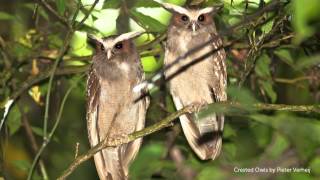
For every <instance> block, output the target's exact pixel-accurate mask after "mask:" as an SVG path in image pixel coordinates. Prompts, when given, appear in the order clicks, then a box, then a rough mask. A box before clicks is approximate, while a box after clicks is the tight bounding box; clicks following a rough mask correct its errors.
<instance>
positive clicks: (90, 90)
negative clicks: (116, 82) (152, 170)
mask: <svg viewBox="0 0 320 180" xmlns="http://www.w3.org/2000/svg"><path fill="white" fill-rule="evenodd" d="M99 98H100V84H99V78H98V77H97V75H96V73H95V71H94V70H90V72H89V75H88V81H87V128H88V137H89V142H90V145H91V146H95V145H97V144H98V143H99V142H100V141H101V140H100V137H99V127H97V125H98V123H97V122H98V114H99ZM94 161H95V165H96V169H97V172H98V174H99V177H100V178H101V179H107V177H108V174H105V173H107V171H105V168H106V167H105V161H104V157H103V153H102V152H98V153H96V154H95V155H94Z"/></svg>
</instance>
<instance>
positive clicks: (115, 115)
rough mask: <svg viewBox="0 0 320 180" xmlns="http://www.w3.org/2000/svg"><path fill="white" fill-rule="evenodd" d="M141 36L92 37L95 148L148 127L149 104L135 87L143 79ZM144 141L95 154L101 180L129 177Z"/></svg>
mask: <svg viewBox="0 0 320 180" xmlns="http://www.w3.org/2000/svg"><path fill="white" fill-rule="evenodd" d="M139 34H141V33H137V32H130V33H126V34H122V35H119V36H109V37H106V38H102V39H100V38H96V37H93V36H90V37H89V42H91V44H92V45H93V46H94V47H95V54H94V55H93V58H92V66H91V69H90V72H89V77H88V82H87V126H88V133H89V141H90V144H91V146H95V145H97V144H98V143H99V142H101V141H103V140H104V139H105V138H107V139H108V140H110V141H111V140H116V139H118V138H119V137H122V136H124V135H128V134H130V133H132V132H135V131H138V130H141V129H143V128H144V124H145V116H146V111H147V107H148V105H149V103H148V99H147V97H144V98H142V99H139V101H137V98H139V97H140V96H141V94H142V92H140V93H139V92H138V93H137V92H133V91H132V88H133V87H134V86H135V85H136V84H138V83H140V82H141V81H142V80H143V77H144V76H143V70H142V66H141V64H140V58H139V54H138V52H137V50H136V48H135V45H134V44H133V42H132V41H131V39H132V38H134V37H136V36H138V35H139ZM141 142H142V139H141V138H140V139H137V140H135V141H133V142H130V143H128V144H123V145H120V146H117V147H108V148H106V149H103V150H102V151H100V152H98V153H97V154H95V155H94V162H95V165H96V169H97V171H98V174H99V177H100V179H103V180H105V179H108V180H111V179H112V180H122V179H127V178H128V169H129V165H130V163H131V162H132V160H133V159H134V158H135V156H136V154H137V152H138V150H139V148H140V145H141Z"/></svg>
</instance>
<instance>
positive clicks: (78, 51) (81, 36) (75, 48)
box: [70, 31, 92, 56]
mask: <svg viewBox="0 0 320 180" xmlns="http://www.w3.org/2000/svg"><path fill="white" fill-rule="evenodd" d="M70 46H71V51H70V52H71V54H73V55H75V56H89V55H91V54H92V51H91V49H90V48H89V47H88V45H87V33H85V32H82V31H76V32H75V33H74V34H73V37H72V39H71V42H70Z"/></svg>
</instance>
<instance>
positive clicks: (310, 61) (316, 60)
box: [296, 54, 320, 69]
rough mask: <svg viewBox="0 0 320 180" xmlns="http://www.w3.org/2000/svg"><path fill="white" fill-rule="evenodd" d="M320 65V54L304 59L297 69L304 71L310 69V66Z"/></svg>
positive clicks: (298, 63)
mask: <svg viewBox="0 0 320 180" xmlns="http://www.w3.org/2000/svg"><path fill="white" fill-rule="evenodd" d="M317 64H320V54H316V55H313V56H310V57H304V58H301V59H299V60H298V62H297V65H296V66H297V68H298V69H304V68H309V67H310V66H314V65H317Z"/></svg>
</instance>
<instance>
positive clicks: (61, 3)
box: [56, 0, 66, 15]
mask: <svg viewBox="0 0 320 180" xmlns="http://www.w3.org/2000/svg"><path fill="white" fill-rule="evenodd" d="M56 6H57V9H58V12H59V14H60V15H63V14H64V11H65V10H66V1H65V0H56Z"/></svg>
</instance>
